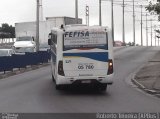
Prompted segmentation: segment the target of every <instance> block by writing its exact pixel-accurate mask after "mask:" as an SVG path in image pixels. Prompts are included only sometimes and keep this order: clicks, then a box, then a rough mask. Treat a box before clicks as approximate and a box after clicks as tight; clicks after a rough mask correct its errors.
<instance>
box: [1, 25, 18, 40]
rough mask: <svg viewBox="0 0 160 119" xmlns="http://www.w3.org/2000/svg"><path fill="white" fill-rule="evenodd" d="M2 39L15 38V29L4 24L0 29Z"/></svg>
mask: <svg viewBox="0 0 160 119" xmlns="http://www.w3.org/2000/svg"><path fill="white" fill-rule="evenodd" d="M0 38H2V39H3V38H15V27H13V26H12V25H9V24H7V23H3V24H2V27H0Z"/></svg>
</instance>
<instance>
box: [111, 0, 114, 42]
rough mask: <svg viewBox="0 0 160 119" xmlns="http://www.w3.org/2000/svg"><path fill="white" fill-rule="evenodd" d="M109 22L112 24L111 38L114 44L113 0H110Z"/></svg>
mask: <svg viewBox="0 0 160 119" xmlns="http://www.w3.org/2000/svg"><path fill="white" fill-rule="evenodd" d="M111 15H112V16H111V22H112V23H111V24H112V39H113V45H114V12H113V0H111Z"/></svg>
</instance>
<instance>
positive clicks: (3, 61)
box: [0, 50, 50, 72]
mask: <svg viewBox="0 0 160 119" xmlns="http://www.w3.org/2000/svg"><path fill="white" fill-rule="evenodd" d="M49 59H50V51H49V50H48V51H39V52H35V53H25V54H13V55H12V56H4V57H0V72H2V71H4V72H5V71H12V70H13V69H14V68H26V67H27V66H29V65H38V64H40V63H48V62H49Z"/></svg>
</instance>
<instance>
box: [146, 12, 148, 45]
mask: <svg viewBox="0 0 160 119" xmlns="http://www.w3.org/2000/svg"><path fill="white" fill-rule="evenodd" d="M147 16H148V14H147V13H146V45H147V46H148V18H147Z"/></svg>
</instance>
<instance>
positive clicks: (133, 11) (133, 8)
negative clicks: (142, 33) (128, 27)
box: [133, 0, 136, 45]
mask: <svg viewBox="0 0 160 119" xmlns="http://www.w3.org/2000/svg"><path fill="white" fill-rule="evenodd" d="M133 42H134V45H135V44H136V40H135V11H134V0H133Z"/></svg>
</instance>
